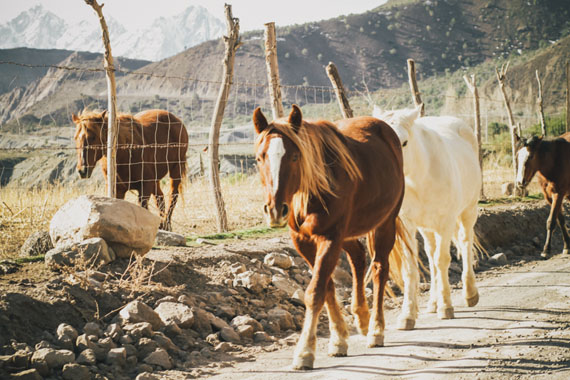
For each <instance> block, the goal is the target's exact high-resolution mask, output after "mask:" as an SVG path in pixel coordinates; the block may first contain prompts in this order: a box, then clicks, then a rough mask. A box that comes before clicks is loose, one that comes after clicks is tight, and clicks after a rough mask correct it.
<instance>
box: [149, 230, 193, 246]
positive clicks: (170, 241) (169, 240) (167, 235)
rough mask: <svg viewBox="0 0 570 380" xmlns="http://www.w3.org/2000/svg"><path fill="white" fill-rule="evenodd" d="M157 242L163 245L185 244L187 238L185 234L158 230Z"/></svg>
mask: <svg viewBox="0 0 570 380" xmlns="http://www.w3.org/2000/svg"><path fill="white" fill-rule="evenodd" d="M155 244H156V245H163V246H164V245H166V246H185V245H186V238H185V237H184V235H181V234H177V233H176V232H171V231H164V230H158V232H157V233H156V239H155Z"/></svg>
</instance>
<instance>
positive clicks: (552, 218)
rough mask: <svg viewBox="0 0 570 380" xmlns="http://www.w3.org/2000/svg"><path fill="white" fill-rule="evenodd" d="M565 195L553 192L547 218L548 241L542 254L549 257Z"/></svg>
mask: <svg viewBox="0 0 570 380" xmlns="http://www.w3.org/2000/svg"><path fill="white" fill-rule="evenodd" d="M563 199H564V197H563V196H560V194H558V193H552V206H551V207H550V215H549V216H548V219H547V220H546V241H545V242H544V248H543V249H542V253H541V254H540V256H542V257H548V256H549V255H550V241H551V239H552V232H553V231H554V228H555V227H556V224H555V222H556V220H558V215H561V213H560V209H561V207H562V200H563Z"/></svg>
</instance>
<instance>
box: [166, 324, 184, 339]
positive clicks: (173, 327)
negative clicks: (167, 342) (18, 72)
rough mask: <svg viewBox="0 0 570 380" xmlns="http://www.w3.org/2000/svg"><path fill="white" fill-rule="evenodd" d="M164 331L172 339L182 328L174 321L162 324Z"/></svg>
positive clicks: (180, 332)
mask: <svg viewBox="0 0 570 380" xmlns="http://www.w3.org/2000/svg"><path fill="white" fill-rule="evenodd" d="M164 333H165V334H166V336H167V337H169V338H171V339H172V338H174V337H176V336H178V335H180V334H182V329H180V327H178V325H177V324H176V323H174V322H171V323H167V324H166V326H164Z"/></svg>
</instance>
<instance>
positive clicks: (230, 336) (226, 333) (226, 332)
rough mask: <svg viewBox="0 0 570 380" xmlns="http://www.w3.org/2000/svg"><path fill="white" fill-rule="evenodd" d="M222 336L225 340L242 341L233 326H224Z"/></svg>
mask: <svg viewBox="0 0 570 380" xmlns="http://www.w3.org/2000/svg"><path fill="white" fill-rule="evenodd" d="M220 337H221V338H222V340H224V341H225V342H231V343H239V342H240V341H241V339H240V337H239V335H238V333H236V332H235V330H234V329H232V328H231V327H224V328H223V329H221V330H220Z"/></svg>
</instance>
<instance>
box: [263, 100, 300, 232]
mask: <svg viewBox="0 0 570 380" xmlns="http://www.w3.org/2000/svg"><path fill="white" fill-rule="evenodd" d="M302 123H303V116H302V114H301V110H300V109H299V107H297V106H296V105H293V109H292V111H291V113H290V114H289V118H288V119H287V120H286V121H285V120H282V121H281V120H280V121H274V122H272V123H268V122H267V119H266V118H265V116H264V115H263V113H262V112H261V109H260V108H257V109H256V110H255V111H254V112H253V125H254V126H255V131H256V133H257V135H258V137H257V141H256V145H255V159H256V160H257V166H258V168H259V174H260V176H261V183H262V185H263V188H264V189H265V204H264V205H263V213H264V214H265V219H266V221H267V223H268V224H269V226H270V227H283V226H285V224H287V219H288V217H289V214H290V210H291V202H292V199H293V195H294V194H295V192H297V190H298V189H299V183H300V170H301V168H300V155H301V153H300V151H299V148H298V146H297V145H296V144H295V143H294V142H293V140H292V138H291V137H293V136H294V135H296V134H297V133H298V131H299V129H300V128H301V125H302ZM277 124H278V125H277ZM288 135H289V136H288Z"/></svg>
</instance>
